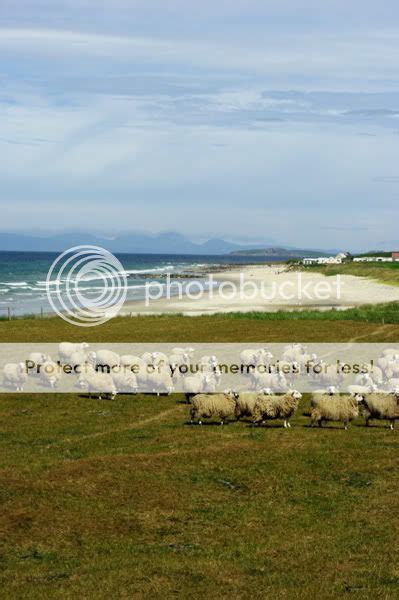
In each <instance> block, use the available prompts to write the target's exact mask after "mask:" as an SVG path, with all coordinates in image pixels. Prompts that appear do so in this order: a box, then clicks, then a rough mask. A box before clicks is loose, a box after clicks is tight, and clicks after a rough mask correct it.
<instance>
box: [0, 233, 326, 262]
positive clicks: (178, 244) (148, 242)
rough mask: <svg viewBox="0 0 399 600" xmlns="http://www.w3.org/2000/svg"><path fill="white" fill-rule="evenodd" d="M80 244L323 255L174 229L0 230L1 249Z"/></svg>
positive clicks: (140, 250) (146, 250)
mask: <svg viewBox="0 0 399 600" xmlns="http://www.w3.org/2000/svg"><path fill="white" fill-rule="evenodd" d="M80 245H92V246H102V247H104V248H106V249H107V250H109V251H110V252H114V253H115V252H116V253H118V252H119V253H123V252H126V253H131V254H197V255H201V254H202V255H226V254H234V255H241V256H265V257H266V258H271V257H273V256H278V257H286V258H287V259H288V258H296V257H301V256H313V255H315V254H317V255H323V254H325V252H321V251H315V250H300V249H297V248H264V249H251V248H250V247H249V246H244V245H241V244H236V243H233V242H228V241H226V240H223V239H219V238H213V239H210V240H207V241H206V242H203V243H196V242H192V241H191V240H189V239H188V238H186V237H185V236H184V235H182V234H180V233H177V232H172V231H171V232H164V233H159V234H156V235H150V234H144V233H131V234H123V235H119V236H117V237H114V238H112V239H111V238H106V237H101V236H99V235H94V234H91V233H84V232H70V233H61V234H59V235H46V236H45V235H27V234H22V233H21V234H20V233H2V232H0V251H20V252H24V251H25V252H62V251H64V250H67V249H68V248H72V247H74V246H80Z"/></svg>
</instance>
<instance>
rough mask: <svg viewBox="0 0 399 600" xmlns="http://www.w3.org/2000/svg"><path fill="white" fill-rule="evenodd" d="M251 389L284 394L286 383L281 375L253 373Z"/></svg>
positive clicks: (286, 387)
mask: <svg viewBox="0 0 399 600" xmlns="http://www.w3.org/2000/svg"><path fill="white" fill-rule="evenodd" d="M252 388H253V389H255V390H262V389H264V388H270V389H271V390H273V392H275V393H276V392H286V391H287V390H288V382H287V380H286V378H285V376H284V375H283V374H282V373H254V374H253V375H252Z"/></svg>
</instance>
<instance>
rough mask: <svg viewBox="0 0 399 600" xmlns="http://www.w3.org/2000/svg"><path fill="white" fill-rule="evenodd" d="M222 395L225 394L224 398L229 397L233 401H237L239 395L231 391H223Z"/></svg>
mask: <svg viewBox="0 0 399 600" xmlns="http://www.w3.org/2000/svg"><path fill="white" fill-rule="evenodd" d="M224 394H226V396H230V398H234V400H238V398H239V397H240V394H238V393H237V392H234V391H233V390H225V391H224Z"/></svg>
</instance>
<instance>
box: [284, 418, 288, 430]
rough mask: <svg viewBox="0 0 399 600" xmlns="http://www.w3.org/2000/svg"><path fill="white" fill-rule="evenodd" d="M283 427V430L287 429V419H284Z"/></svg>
mask: <svg viewBox="0 0 399 600" xmlns="http://www.w3.org/2000/svg"><path fill="white" fill-rule="evenodd" d="M284 427H285V429H287V427H288V423H287V419H284Z"/></svg>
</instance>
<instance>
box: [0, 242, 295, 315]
mask: <svg viewBox="0 0 399 600" xmlns="http://www.w3.org/2000/svg"><path fill="white" fill-rule="evenodd" d="M59 255H60V253H58V252H16V251H12V252H10V251H0V317H2V316H3V317H4V316H7V314H8V312H9V311H11V314H12V315H14V316H22V315H27V314H40V313H41V312H42V311H43V312H44V313H51V312H54V311H53V309H52V307H51V305H50V303H49V301H48V297H47V291H46V278H47V274H48V271H49V269H50V267H51V265H52V263H53V262H54V260H55V259H56V258H57V257H58V256H59ZM115 256H116V257H117V258H118V259H119V261H120V262H121V264H122V266H123V272H124V274H125V275H126V276H127V278H128V279H127V296H126V300H127V301H130V302H131V301H134V300H143V299H144V291H145V286H146V282H148V281H149V277H150V278H151V280H153V281H158V282H159V283H162V281H163V280H164V278H165V276H166V275H167V274H170V275H171V276H178V277H179V281H181V283H182V285H183V286H184V285H185V278H184V276H185V275H187V282H188V281H190V280H191V278H192V276H193V275H194V274H195V273H197V274H198V273H200V272H203V270H204V268H206V267H207V266H209V267H210V268H213V269H214V268H217V267H218V266H219V265H220V266H221V267H223V266H225V265H247V264H255V263H263V262H266V261H265V257H264V256H263V257H256V256H250V257H249V256H236V255H208V256H206V255H200V256H199V255H190V254H127V253H120V254H119V253H118V254H115ZM284 260H286V257H280V258H279V257H277V258H275V257H273V262H276V261H280V262H282V261H284ZM54 283H56V282H54ZM65 284H66V280H62V279H61V280H60V281H59V287H60V290H61V292H62V290H63V288H65ZM101 284H102V282H101V280H99V279H98V278H97V279H96V278H92V279H90V278H88V279H87V280H86V281H85V282H84V286H83V287H82V285H80V287H79V289H80V291H81V292H84V293H85V294H86V295H87V296H88V297H90V296H91V295H92V296H93V297H94V296H95V295H96V294H98V291H99V290H100V289H101V287H102V285H101ZM50 293H52V292H50ZM55 294H56V291H54V295H55Z"/></svg>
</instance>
